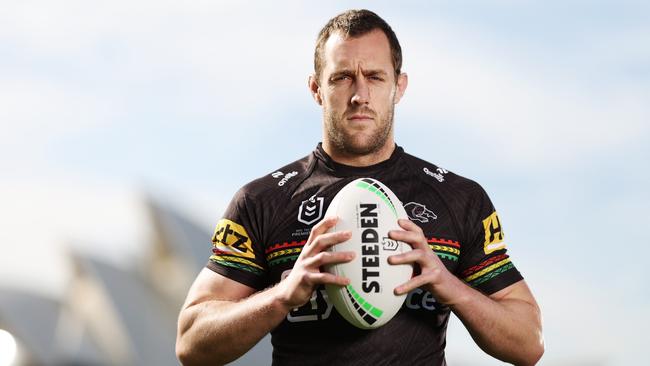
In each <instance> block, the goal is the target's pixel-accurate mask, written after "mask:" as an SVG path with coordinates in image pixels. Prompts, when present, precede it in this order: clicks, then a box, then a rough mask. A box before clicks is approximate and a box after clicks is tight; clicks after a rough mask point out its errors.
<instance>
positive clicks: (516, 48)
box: [400, 21, 650, 165]
mask: <svg viewBox="0 0 650 366" xmlns="http://www.w3.org/2000/svg"><path fill="white" fill-rule="evenodd" d="M416 26H417V25H416ZM638 37H640V36H638ZM406 38H407V39H408V41H407V42H408V44H409V47H410V49H412V50H414V51H411V52H410V54H407V55H406V56H405V57H406V61H405V64H406V68H405V69H406V71H407V72H409V73H410V76H411V78H410V84H409V90H408V91H407V96H406V97H405V99H404V100H403V102H402V104H403V105H402V106H401V108H402V111H401V112H400V113H404V114H405V115H406V116H407V118H403V119H401V120H404V124H407V125H408V123H409V120H411V121H413V123H418V124H422V123H423V122H425V123H426V122H427V121H429V123H431V122H430V121H438V122H436V123H447V124H452V125H453V128H454V129H456V130H457V131H462V132H464V133H466V134H467V133H469V135H470V136H471V135H474V136H482V137H483V138H484V139H486V140H487V141H486V143H487V145H488V146H489V147H490V149H492V151H493V152H497V153H498V154H499V156H500V157H502V158H503V159H499V161H502V162H505V163H510V164H518V165H526V164H530V163H539V162H546V163H563V164H566V163H570V164H576V163H578V162H579V161H581V160H582V159H585V158H588V157H589V156H591V155H593V154H594V153H596V152H599V151H604V150H608V149H617V148H624V147H625V146H626V145H627V144H629V143H631V142H636V141H639V138H640V137H641V136H647V134H648V132H649V130H650V126H649V125H648V124H647V121H648V120H649V119H650V106H649V105H648V104H647V103H645V102H644V101H645V100H646V99H647V96H648V91H649V89H648V87H647V85H648V84H647V83H645V82H644V81H643V80H632V81H630V80H624V81H620V80H618V79H617V80H614V81H612V80H611V79H607V80H604V81H603V82H602V83H601V84H600V85H598V86H597V87H594V85H593V83H594V80H590V79H589V77H593V78H600V77H601V75H600V74H597V73H595V72H594V73H592V74H587V75H585V73H583V72H581V71H580V70H576V69H574V68H579V67H580V65H581V63H582V62H586V61H588V60H589V59H590V58H598V57H600V55H601V54H603V53H604V52H605V49H606V48H607V46H604V47H602V48H600V49H596V50H594V47H593V45H587V46H582V47H581V46H578V48H579V49H578V50H576V51H574V52H576V53H580V52H581V51H582V50H584V49H591V50H592V52H591V53H589V54H588V55H584V56H582V57H581V58H579V59H578V60H574V61H571V62H570V63H567V64H565V65H557V64H555V67H549V64H548V63H546V62H545V60H544V59H536V58H530V57H531V56H534V55H537V54H539V53H540V52H541V51H545V52H547V53H550V55H548V56H547V57H549V58H564V57H567V56H568V58H571V57H574V56H575V55H573V54H569V55H566V54H565V53H564V52H569V51H566V50H565V51H564V52H557V53H554V52H555V51H554V49H553V47H552V46H549V47H547V48H546V49H544V50H540V49H539V47H540V46H539V45H538V46H536V47H538V48H534V47H531V46H524V45H518V44H517V43H514V44H508V43H507V42H506V40H503V39H501V40H500V39H495V38H490V37H489V36H486V35H483V34H481V33H480V32H479V31H478V30H476V29H474V30H472V29H471V28H469V30H468V29H465V28H463V27H462V26H459V25H454V24H449V23H446V22H444V21H439V22H436V25H435V26H431V27H430V28H429V29H428V30H427V31H424V32H423V31H421V28H417V31H415V29H409V30H408V31H407V35H406ZM590 41H593V42H596V41H601V39H597V40H588V41H587V42H590ZM619 41H620V39H619V37H615V38H610V39H608V40H607V42H609V43H608V45H609V46H612V47H614V46H615V47H619V44H620V43H619ZM630 47H632V44H630ZM522 54H523V55H528V56H522ZM612 62H613V64H608V65H604V66H602V67H603V68H602V69H599V70H597V71H598V72H600V73H603V74H607V73H609V72H612V71H613V70H614V69H615V67H616V66H617V65H619V63H617V62H614V61H612ZM551 64H553V63H551ZM605 66H607V67H605ZM585 78H586V80H585ZM648 79H650V78H647V79H646V80H645V81H648ZM425 128H426V127H425Z"/></svg>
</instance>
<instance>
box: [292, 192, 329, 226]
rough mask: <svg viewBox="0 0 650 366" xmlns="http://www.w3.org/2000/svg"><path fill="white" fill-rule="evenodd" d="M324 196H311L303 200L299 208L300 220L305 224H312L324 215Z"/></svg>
mask: <svg viewBox="0 0 650 366" xmlns="http://www.w3.org/2000/svg"><path fill="white" fill-rule="evenodd" d="M324 201H325V199H324V198H323V197H311V198H310V199H308V200H304V201H302V203H301V204H300V209H298V221H300V222H302V223H303V224H305V225H311V224H313V223H315V222H316V221H318V220H320V218H321V216H322V215H323V202H324Z"/></svg>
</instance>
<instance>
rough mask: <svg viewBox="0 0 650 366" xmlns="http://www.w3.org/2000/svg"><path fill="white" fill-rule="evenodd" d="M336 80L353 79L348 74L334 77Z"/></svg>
mask: <svg viewBox="0 0 650 366" xmlns="http://www.w3.org/2000/svg"><path fill="white" fill-rule="evenodd" d="M332 80H334V81H345V80H351V78H350V77H349V76H348V75H340V76H337V77H335V78H334V79H332Z"/></svg>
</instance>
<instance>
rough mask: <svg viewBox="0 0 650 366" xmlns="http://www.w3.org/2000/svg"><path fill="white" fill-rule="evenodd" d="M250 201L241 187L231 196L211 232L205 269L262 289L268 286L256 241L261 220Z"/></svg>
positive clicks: (265, 271)
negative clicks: (210, 245)
mask: <svg viewBox="0 0 650 366" xmlns="http://www.w3.org/2000/svg"><path fill="white" fill-rule="evenodd" d="M251 201H252V200H250V199H249V197H248V195H247V194H246V192H245V190H244V189H241V190H240V191H239V192H237V194H235V197H233V199H232V201H231V202H230V204H229V205H228V208H227V209H226V211H225V213H224V215H223V217H222V218H221V219H220V220H219V221H218V222H217V225H216V228H215V230H214V234H213V235H212V255H211V256H210V260H209V261H208V264H207V268H209V269H211V270H213V271H215V272H217V273H219V274H221V275H223V276H225V277H228V278H230V279H232V280H235V281H237V282H240V283H242V284H244V285H247V286H250V287H253V288H255V289H258V290H261V289H263V288H264V287H266V286H267V276H266V274H267V269H268V267H267V264H266V258H265V256H264V250H263V247H262V243H261V242H260V241H259V240H260V239H259V238H261V237H262V235H261V234H260V226H259V223H260V222H261V221H260V220H258V219H257V217H256V216H257V215H256V213H257V212H256V208H255V205H254V204H253V202H251Z"/></svg>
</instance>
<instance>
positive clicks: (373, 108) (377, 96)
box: [311, 29, 406, 157]
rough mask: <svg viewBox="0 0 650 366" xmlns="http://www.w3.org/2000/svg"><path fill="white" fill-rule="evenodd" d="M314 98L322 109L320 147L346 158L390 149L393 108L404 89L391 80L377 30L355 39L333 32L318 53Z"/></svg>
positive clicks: (387, 55)
mask: <svg viewBox="0 0 650 366" xmlns="http://www.w3.org/2000/svg"><path fill="white" fill-rule="evenodd" d="M322 57H323V61H324V62H323V64H324V67H323V70H322V72H321V76H320V80H318V83H317V84H316V83H315V82H314V81H312V82H311V88H312V91H313V92H314V93H315V94H314V96H315V98H316V100H317V101H318V102H319V103H320V104H321V105H322V106H323V119H324V141H323V142H324V144H325V145H328V146H329V148H331V149H334V150H336V152H337V153H339V154H343V155H345V156H348V157H354V156H363V155H368V154H372V153H375V152H377V151H379V150H381V149H382V148H386V147H387V146H388V145H390V146H388V148H390V149H391V151H392V146H393V144H394V142H393V128H392V127H393V110H394V105H395V104H396V103H397V102H398V101H399V99H400V98H401V96H402V95H403V93H404V89H405V88H406V75H405V74H403V75H400V77H399V80H398V83H396V81H395V71H394V68H393V63H392V57H391V51H390V45H389V43H388V38H387V37H386V35H385V34H384V33H383V32H382V31H381V30H379V29H377V30H374V31H371V32H369V33H367V34H365V35H362V36H360V37H355V38H344V37H343V36H342V35H341V34H339V33H335V34H333V35H331V36H330V37H329V39H328V40H327V42H326V43H325V47H324V49H323V55H322Z"/></svg>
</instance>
